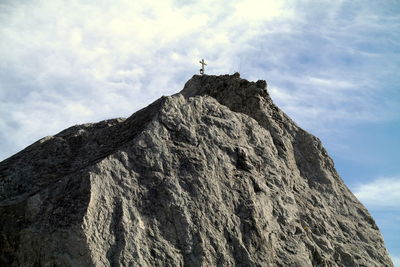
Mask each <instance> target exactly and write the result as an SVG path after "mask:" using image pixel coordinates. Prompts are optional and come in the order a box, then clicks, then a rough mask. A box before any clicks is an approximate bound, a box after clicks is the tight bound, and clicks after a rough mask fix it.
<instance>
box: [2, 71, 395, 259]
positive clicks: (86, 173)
mask: <svg viewBox="0 0 400 267" xmlns="http://www.w3.org/2000/svg"><path fill="white" fill-rule="evenodd" d="M0 266H393V264H392V263H391V261H390V259H389V257H388V254H387V251H386V249H385V247H384V243H383V240H382V236H381V234H380V232H379V230H378V228H377V226H376V224H375V222H374V220H373V219H372V218H371V216H370V215H369V213H368V211H367V210H366V209H365V208H364V207H363V206H362V205H361V203H360V202H359V201H358V200H357V199H356V198H355V197H354V195H353V194H352V193H351V192H350V191H349V189H348V188H347V187H346V186H345V184H344V183H343V181H342V180H341V178H340V177H339V175H338V174H337V172H336V171H335V168H334V165H333V162H332V159H331V158H329V156H328V155H327V153H326V151H325V149H324V148H323V147H322V145H321V142H320V141H319V140H318V138H316V137H314V136H312V135H311V134H309V133H307V132H306V131H304V130H302V129H301V128H299V127H298V126H297V125H296V124H295V123H294V122H293V121H292V120H291V119H290V118H288V117H287V116H286V115H285V114H284V113H283V112H282V111H281V110H279V109H278V108H277V107H276V106H275V105H274V104H273V103H272V100H271V98H270V97H269V95H268V93H267V90H266V83H265V82H264V81H258V82H256V83H254V82H249V81H247V80H244V79H241V78H240V77H239V75H238V74H235V75H231V76H230V75H223V76H207V75H205V76H197V75H195V76H194V77H193V78H192V79H191V80H189V81H188V82H187V83H186V85H185V88H184V89H183V90H182V91H181V92H180V93H178V94H176V95H173V96H170V97H162V98H161V99H159V100H157V101H156V102H154V103H153V104H151V105H150V106H148V107H146V108H144V109H142V110H140V111H138V112H136V113H135V114H133V115H132V116H131V117H129V118H128V119H114V120H108V121H103V122H99V123H96V124H85V125H79V126H74V127H71V128H69V129H66V130H64V131H62V132H61V133H59V134H57V135H55V136H52V137H46V138H43V139H41V140H39V141H38V142H36V143H34V144H32V145H31V146H29V147H27V148H26V149H25V150H23V151H21V152H20V153H18V154H16V155H14V156H12V157H11V158H9V159H7V160H5V161H3V162H1V163H0Z"/></svg>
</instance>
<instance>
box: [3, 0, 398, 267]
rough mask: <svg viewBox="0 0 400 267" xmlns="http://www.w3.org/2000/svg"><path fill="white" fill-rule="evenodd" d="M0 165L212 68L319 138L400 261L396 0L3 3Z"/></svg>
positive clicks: (126, 112) (169, 91)
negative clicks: (247, 84)
mask: <svg viewBox="0 0 400 267" xmlns="http://www.w3.org/2000/svg"><path fill="white" fill-rule="evenodd" d="M0 36H1V37H0V59H1V60H0V160H3V159H5V158H7V157H9V156H11V155H12V154H14V153H16V152H18V151H19V150H21V149H23V148H24V147H26V146H27V145H29V144H31V143H32V142H34V141H36V140H37V139H39V138H42V137H44V136H47V135H53V134H56V133H57V132H59V131H61V130H62V129H64V128H66V127H68V126H71V125H74V124H80V123H85V122H96V121H99V120H103V119H109V118H114V117H127V116H129V115H131V114H132V113H133V112H135V111H136V110H138V109H139V108H142V107H144V106H146V105H147V104H149V103H151V102H152V101H154V100H155V99H157V98H159V97H160V96H161V95H169V94H173V93H175V92H177V91H179V90H180V89H181V88H182V87H183V85H184V83H185V81H187V80H188V79H189V78H190V77H191V76H192V75H193V74H195V73H197V72H198V69H199V67H200V66H199V64H198V61H199V60H200V59H201V58H204V59H205V60H206V61H207V62H208V66H207V67H208V68H207V69H206V73H209V74H226V73H233V72H235V71H239V72H240V73H241V76H242V77H244V78H247V79H249V80H258V79H265V80H267V81H268V86H269V92H270V94H271V95H272V98H273V100H274V101H275V103H276V104H278V106H279V107H280V108H281V109H283V110H284V111H285V112H286V113H287V114H288V115H289V116H291V117H292V118H293V119H294V120H295V121H296V122H297V123H298V124H299V125H300V126H301V127H303V128H305V129H306V130H308V131H310V132H311V133H313V134H314V135H316V136H318V137H319V138H320V139H321V140H322V141H323V143H324V145H325V147H326V148H327V149H328V152H329V153H330V155H331V156H332V157H333V159H334V161H335V164H336V168H337V170H338V171H339V173H340V174H341V176H342V178H343V179H344V181H345V182H346V184H347V185H348V186H349V187H350V188H351V189H352V190H353V192H354V193H355V194H356V196H357V197H358V198H359V199H360V200H361V201H362V202H363V203H364V204H365V205H366V206H367V208H368V209H369V210H370V212H371V213H372V215H373V216H374V218H375V219H376V221H377V224H378V225H379V227H380V229H381V231H382V232H383V235H384V238H385V241H386V244H387V247H388V248H389V251H390V253H391V255H392V257H393V259H394V261H395V262H396V263H397V264H398V266H400V205H399V203H400V152H399V151H400V87H399V84H400V75H399V71H400V2H399V1H398V0H376V1H374V0H370V1H353V0H351V1H350V0H348V1H343V0H341V1H339V0H335V1H323V0H320V1H301V0H299V1H295V0H292V1H276V0H273V1H267V0H264V1H262V0H243V1H227V0H219V1H213V0H206V1H188V0H175V1H174V0H162V1H139V0H136V1H132V0H126V1H125V0H117V1H106V0H98V1H95V4H94V2H93V1H88V0H80V1H78V0H71V1H64V0H63V1H61V0H52V1H47V0H30V1H27V0H2V1H1V2H0Z"/></svg>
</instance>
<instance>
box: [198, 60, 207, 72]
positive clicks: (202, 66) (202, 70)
mask: <svg viewBox="0 0 400 267" xmlns="http://www.w3.org/2000/svg"><path fill="white" fill-rule="evenodd" d="M199 62H200V64H201V69H200V74H201V75H204V66H207V64H206V63H205V62H204V59H202V60H201V61H199Z"/></svg>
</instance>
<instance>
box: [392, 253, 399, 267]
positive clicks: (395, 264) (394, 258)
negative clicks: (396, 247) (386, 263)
mask: <svg viewBox="0 0 400 267" xmlns="http://www.w3.org/2000/svg"><path fill="white" fill-rule="evenodd" d="M391 258H392V261H393V264H394V267H400V256H395V255H391Z"/></svg>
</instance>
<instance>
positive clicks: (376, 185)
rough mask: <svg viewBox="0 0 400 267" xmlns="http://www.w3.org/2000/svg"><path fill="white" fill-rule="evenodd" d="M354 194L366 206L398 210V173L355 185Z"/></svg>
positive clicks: (399, 186) (399, 199)
mask: <svg viewBox="0 0 400 267" xmlns="http://www.w3.org/2000/svg"><path fill="white" fill-rule="evenodd" d="M354 195H355V196H356V197H357V198H358V199H359V200H360V201H361V202H362V203H364V204H365V205H366V206H367V207H370V208H391V209H396V210H400V204H399V203H400V175H398V176H393V177H382V178H378V179H376V180H373V181H371V182H369V183H366V184H361V185H358V186H356V187H355V190H354Z"/></svg>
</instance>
